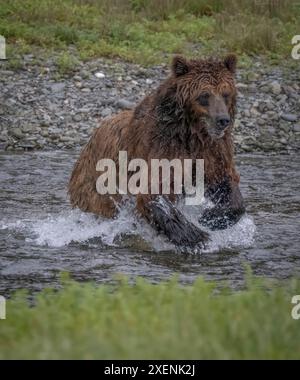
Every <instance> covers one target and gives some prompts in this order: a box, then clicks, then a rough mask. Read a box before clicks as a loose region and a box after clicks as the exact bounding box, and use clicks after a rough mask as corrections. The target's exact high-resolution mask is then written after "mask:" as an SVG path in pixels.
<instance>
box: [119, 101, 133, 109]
mask: <svg viewBox="0 0 300 380" xmlns="http://www.w3.org/2000/svg"><path fill="white" fill-rule="evenodd" d="M115 105H116V106H117V107H118V108H121V109H124V110H130V109H132V108H134V106H135V104H134V103H132V102H130V101H128V100H126V99H119V100H117V101H116V103H115Z"/></svg>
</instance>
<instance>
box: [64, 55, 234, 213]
mask: <svg viewBox="0 0 300 380" xmlns="http://www.w3.org/2000/svg"><path fill="white" fill-rule="evenodd" d="M181 60H182V66H181ZM235 63H236V59H235V57H234V56H230V55H229V56H227V57H226V58H225V60H222V61H217V60H213V59H209V60H192V61H186V60H185V59H184V58H181V57H177V58H175V59H174V63H173V68H172V74H171V75H170V77H169V78H167V79H166V80H165V81H164V82H163V83H162V84H161V85H160V86H159V87H158V89H157V90H155V91H153V92H152V93H151V94H150V95H148V96H146V97H145V98H144V99H143V100H142V102H141V103H140V104H139V105H138V106H137V107H136V108H135V109H134V110H133V111H124V112H121V113H119V114H117V115H116V116H113V117H111V118H109V119H105V120H103V122H102V123H101V125H100V127H99V128H97V129H96V130H95V132H94V133H93V135H92V136H91V138H90V140H89V142H88V144H87V145H86V146H85V147H84V149H83V150H82V152H81V154H80V157H79V159H78V161H77V163H76V164H75V167H74V170H73V172H72V176H71V179H70V183H69V194H70V200H71V204H72V206H73V207H75V206H76V207H79V208H80V209H82V210H83V211H87V212H92V213H95V214H99V215H102V216H105V217H113V216H115V215H116V213H117V204H118V203H119V202H120V201H121V199H122V197H121V196H120V195H113V196H112V195H99V194H98V193H97V191H96V180H97V178H98V177H99V175H100V173H99V172H97V171H96V164H97V161H98V160H100V159H102V158H110V159H113V160H114V161H115V162H116V163H117V162H118V154H119V151H120V150H126V151H127V152H128V160H131V159H133V158H142V159H144V160H146V161H149V160H150V159H152V158H156V159H160V158H166V159H169V160H172V159H174V158H180V159H184V158H203V159H204V163H205V164H204V165H205V185H206V186H207V187H209V186H211V185H217V184H218V183H221V182H222V181H223V180H224V178H229V181H230V182H231V183H232V184H236V185H237V184H238V182H239V175H238V173H237V171H236V169H235V164H234V157H233V139H232V124H233V120H234V113H235V105H236V89H235V84H234V71H235ZM224 89H225V90H226V91H227V92H229V93H230V99H229V104H228V112H229V114H230V116H231V125H230V127H229V128H228V129H227V130H226V131H225V134H224V136H223V137H222V138H221V139H219V140H215V139H213V138H212V137H210V135H209V134H208V132H207V128H206V124H205V122H204V121H203V120H204V119H205V117H206V113H207V111H206V110H205V109H204V108H202V107H201V106H199V104H198V103H197V97H198V96H199V92H203V91H204V90H208V91H210V92H211V91H212V92H216V93H222V91H223V90H224ZM151 199H153V197H152V196H150V195H149V196H147V195H138V196H137V209H138V211H139V212H140V214H142V215H143V216H145V217H146V218H147V219H149V209H148V208H147V203H148V202H149V201H150V200H151ZM173 200H175V197H173V198H172V201H173Z"/></svg>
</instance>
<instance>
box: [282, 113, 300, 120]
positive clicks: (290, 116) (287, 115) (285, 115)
mask: <svg viewBox="0 0 300 380" xmlns="http://www.w3.org/2000/svg"><path fill="white" fill-rule="evenodd" d="M280 117H281V119H282V120H285V121H289V122H295V121H297V120H298V117H297V116H296V115H293V114H291V113H283V114H281V115H280Z"/></svg>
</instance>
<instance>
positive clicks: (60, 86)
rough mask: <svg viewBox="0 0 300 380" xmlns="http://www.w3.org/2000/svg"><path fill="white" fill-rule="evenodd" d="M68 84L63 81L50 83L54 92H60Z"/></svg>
mask: <svg viewBox="0 0 300 380" xmlns="http://www.w3.org/2000/svg"><path fill="white" fill-rule="evenodd" d="M65 87H66V85H65V83H63V82H58V83H53V84H51V85H50V89H51V91H52V92H55V93H58V92H62V91H64V89H65Z"/></svg>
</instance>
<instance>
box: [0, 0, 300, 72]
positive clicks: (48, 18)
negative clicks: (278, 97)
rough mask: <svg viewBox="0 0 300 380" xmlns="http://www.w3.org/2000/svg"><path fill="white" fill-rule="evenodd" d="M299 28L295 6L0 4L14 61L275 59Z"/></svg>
mask: <svg viewBox="0 0 300 380" xmlns="http://www.w3.org/2000/svg"><path fill="white" fill-rule="evenodd" d="M299 24H300V3H299V1H297V0H264V1H257V0H150V1H146V0H51V1H50V0H26V1H23V0H0V34H1V35H4V36H5V37H6V38H7V41H8V44H9V46H10V47H9V49H10V52H11V55H12V56H14V57H15V56H17V55H18V54H22V53H23V52H24V49H25V51H28V50H30V49H31V50H34V49H35V48H36V47H38V48H42V49H43V50H47V51H49V52H51V54H56V55H57V54H58V55H59V57H58V60H64V58H60V55H62V57H64V54H66V51H67V49H68V47H69V46H71V45H72V46H75V48H76V50H77V55H78V57H77V58H76V59H89V58H92V57H99V56H105V57H120V58H122V59H126V60H128V61H132V62H137V63H142V64H153V63H161V62H162V61H165V60H167V59H168V57H169V55H170V54H173V53H184V54H188V55H190V56H193V55H200V54H205V55H208V54H215V53H220V52H222V51H223V50H234V51H236V52H237V53H239V54H245V55H248V56H251V55H253V54H264V55H267V56H270V57H272V59H274V58H275V59H277V60H279V59H283V58H284V57H287V56H289V55H290V50H291V38H292V36H293V35H295V34H297V33H299V30H298V25H299ZM8 56H9V55H8ZM72 67H73V66H72V65H71V66H70V67H69V68H67V69H66V70H72ZM63 70H64V69H63ZM63 70H62V71H63Z"/></svg>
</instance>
